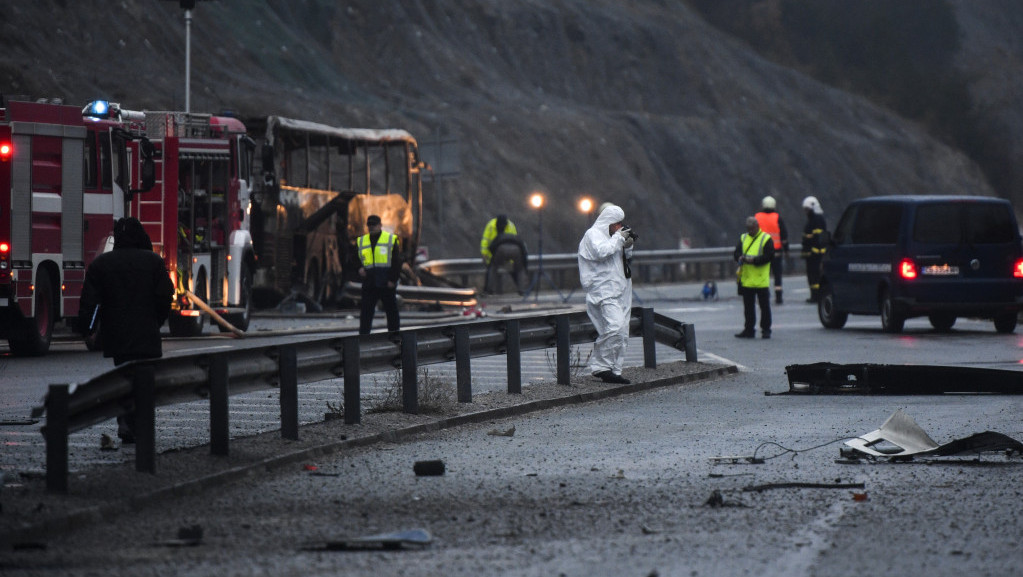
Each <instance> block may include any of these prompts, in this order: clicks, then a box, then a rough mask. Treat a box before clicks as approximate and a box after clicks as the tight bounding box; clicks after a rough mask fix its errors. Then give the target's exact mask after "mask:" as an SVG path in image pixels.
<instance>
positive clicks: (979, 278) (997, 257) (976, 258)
mask: <svg viewBox="0 0 1023 577" xmlns="http://www.w3.org/2000/svg"><path fill="white" fill-rule="evenodd" d="M1021 307H1023V245H1021V242H1020V232H1019V226H1018V225H1017V223H1016V215H1015V211H1014V210H1013V208H1012V204H1011V203H1009V201H1007V200H1004V199H1000V198H990V197H981V196H878V197H873V198H865V199H861V200H856V201H853V202H852V203H851V204H850V205H849V206H848V207H847V208H846V209H845V212H844V213H842V218H841V219H840V220H839V221H838V226H837V227H836V228H835V232H834V233H833V234H832V235H831V240H830V241H829V243H828V252H827V255H826V256H825V258H824V263H823V270H822V277H821V292H820V300H819V302H818V303H817V315H818V317H819V318H820V321H821V324H822V325H824V326H825V327H826V328H829V329H840V328H842V327H843V326H845V322H846V320H847V319H848V317H849V315H850V314H861V315H880V316H881V328H882V330H883V331H884V332H887V333H898V332H901V331H902V327H903V324H904V323H905V321H906V319H908V318H912V317H920V316H926V317H927V318H928V319H929V320H930V322H931V326H933V327H934V328H935V329H936V330H939V331H947V330H949V329H951V328H952V326H953V325H954V324H955V322H956V318H957V317H961V316H963V317H976V318H986V319H991V320H993V321H994V325H995V330H997V331H998V332H1000V333H1011V332H1013V331H1014V330H1016V321H1017V316H1018V315H1019V311H1020V309H1021Z"/></svg>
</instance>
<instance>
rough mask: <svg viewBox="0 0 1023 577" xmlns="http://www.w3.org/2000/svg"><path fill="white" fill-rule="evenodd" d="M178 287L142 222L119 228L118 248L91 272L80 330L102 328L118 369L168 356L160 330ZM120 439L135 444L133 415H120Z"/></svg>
mask: <svg viewBox="0 0 1023 577" xmlns="http://www.w3.org/2000/svg"><path fill="white" fill-rule="evenodd" d="M173 298H174V285H172V284H171V280H170V275H169V274H168V272H167V265H166V264H165V263H164V262H163V259H162V258H160V256H159V255H158V254H156V253H155V252H153V243H152V241H150V240H149V235H148V234H146V231H145V229H144V228H142V223H140V222H139V221H138V219H135V218H122V219H120V220H118V221H117V222H116V223H115V224H114V249H113V250H112V251H110V252H108V253H104V254H101V255H99V256H98V257H96V259H95V260H94V261H92V264H90V265H89V269H88V270H87V271H86V273H85V285H84V286H83V287H82V296H81V301H80V306H79V309H78V327H79V330H80V331H81V332H82V334H83V335H85V336H87V337H88V336H91V335H93V334H94V333H96V331H98V330H101V334H100V336H99V340H100V341H101V342H102V347H103V356H104V357H113V359H114V364H115V365H121V364H124V363H127V362H129V361H135V360H140V359H155V358H159V357H161V356H163V343H162V341H161V339H160V327H161V326H163V323H164V321H166V320H167V315H168V314H170V308H171V300H172V299H173ZM117 421H118V436H120V437H121V440H122V441H124V442H126V443H131V442H134V432H133V430H132V429H133V427H132V424H133V417H132V415H125V416H122V417H118V419H117Z"/></svg>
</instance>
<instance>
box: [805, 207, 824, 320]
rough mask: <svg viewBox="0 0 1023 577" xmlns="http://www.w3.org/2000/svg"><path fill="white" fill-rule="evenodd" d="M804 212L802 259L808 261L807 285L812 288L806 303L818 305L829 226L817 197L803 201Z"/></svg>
mask: <svg viewBox="0 0 1023 577" xmlns="http://www.w3.org/2000/svg"><path fill="white" fill-rule="evenodd" d="M803 212H805V213H806V226H804V227H803V251H802V257H803V258H805V259H806V284H807V285H808V286H809V287H810V298H808V299H806V302H808V303H816V302H817V301H818V300H819V299H820V289H821V263H822V262H823V261H824V253H825V252H827V250H828V247H827V235H828V225H827V222H826V221H825V220H824V210H823V209H822V208H821V203H820V201H818V200H817V198H816V197H814V196H808V197H806V198H804V199H803Z"/></svg>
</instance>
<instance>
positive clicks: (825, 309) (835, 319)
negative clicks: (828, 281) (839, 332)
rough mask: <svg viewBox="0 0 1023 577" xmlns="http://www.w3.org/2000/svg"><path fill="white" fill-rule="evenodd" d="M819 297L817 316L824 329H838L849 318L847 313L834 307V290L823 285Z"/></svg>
mask: <svg viewBox="0 0 1023 577" xmlns="http://www.w3.org/2000/svg"><path fill="white" fill-rule="evenodd" d="M821 293H822V294H821V297H820V299H819V300H818V301H817V317H818V318H819V319H820V320H821V324H822V325H824V328H826V329H840V328H842V327H844V326H845V321H847V320H848V319H849V313H847V312H842V311H839V310H837V309H836V308H835V291H833V290H832V289H831V286H830V285H824V288H823V289H822V291H821Z"/></svg>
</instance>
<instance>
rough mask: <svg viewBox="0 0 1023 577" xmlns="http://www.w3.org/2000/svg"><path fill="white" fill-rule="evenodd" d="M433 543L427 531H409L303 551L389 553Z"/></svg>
mask: <svg viewBox="0 0 1023 577" xmlns="http://www.w3.org/2000/svg"><path fill="white" fill-rule="evenodd" d="M432 542H433V537H431V536H430V533H429V532H428V531H426V530H425V529H408V530H405V531H395V532H393V533H380V534H377V535H367V536H365V537H352V538H342V539H337V540H329V541H324V542H321V543H312V544H310V545H306V546H304V547H302V550H303V551H365V550H379V549H384V550H388V551H393V550H403V549H422V548H424V547H426V546H428V545H430V544H431V543H432Z"/></svg>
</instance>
